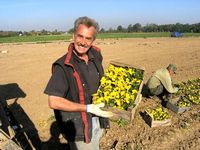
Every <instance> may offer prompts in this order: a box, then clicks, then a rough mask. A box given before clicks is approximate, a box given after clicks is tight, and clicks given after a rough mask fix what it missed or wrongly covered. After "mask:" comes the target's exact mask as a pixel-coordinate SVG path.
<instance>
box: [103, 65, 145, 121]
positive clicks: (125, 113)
mask: <svg viewBox="0 0 200 150" xmlns="http://www.w3.org/2000/svg"><path fill="white" fill-rule="evenodd" d="M110 64H112V65H114V66H117V67H128V68H129V67H130V68H134V69H139V70H142V72H143V79H142V81H141V83H140V85H139V89H138V92H137V95H136V98H135V100H134V104H133V105H132V106H130V107H128V109H127V110H121V109H118V108H111V107H107V108H103V110H108V111H111V112H113V114H114V116H113V117H112V118H110V119H111V120H118V119H121V118H123V119H125V120H127V121H128V122H131V121H132V120H133V119H134V116H135V112H136V109H137V107H138V105H139V103H140V102H141V100H142V95H141V91H142V87H143V80H144V68H143V67H137V68H136V67H135V66H132V65H129V64H124V63H119V62H114V61H111V62H110Z"/></svg>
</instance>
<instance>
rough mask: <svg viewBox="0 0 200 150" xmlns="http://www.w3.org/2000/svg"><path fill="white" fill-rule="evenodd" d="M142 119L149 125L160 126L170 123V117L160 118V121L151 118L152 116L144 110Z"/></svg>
mask: <svg viewBox="0 0 200 150" xmlns="http://www.w3.org/2000/svg"><path fill="white" fill-rule="evenodd" d="M143 117H144V121H145V122H146V123H147V124H148V125H149V126H150V127H160V126H169V125H171V123H172V122H171V118H170V119H166V120H162V121H158V120H153V118H151V116H150V115H149V114H148V113H147V112H146V111H145V112H144V116H143Z"/></svg>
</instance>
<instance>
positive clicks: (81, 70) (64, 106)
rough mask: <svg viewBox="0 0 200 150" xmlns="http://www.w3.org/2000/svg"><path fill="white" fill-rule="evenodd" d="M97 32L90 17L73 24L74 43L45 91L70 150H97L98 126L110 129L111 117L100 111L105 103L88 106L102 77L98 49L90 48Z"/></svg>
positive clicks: (57, 64) (61, 59)
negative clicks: (109, 121) (109, 119)
mask: <svg viewBox="0 0 200 150" xmlns="http://www.w3.org/2000/svg"><path fill="white" fill-rule="evenodd" d="M98 30H99V26H98V23H97V22H96V21H95V20H93V19H91V18H88V17H80V18H78V19H77V20H76V21H75V23H74V32H73V41H74V42H73V43H70V44H69V47H68V52H67V54H66V55H64V56H62V57H61V58H59V59H58V60H57V61H56V62H54V64H53V66H52V76H51V78H50V80H49V82H48V84H47V87H46V89H45V91H44V92H45V93H46V94H48V95H49V96H48V102H49V107H50V108H52V109H54V113H55V117H56V120H57V123H58V126H59V127H60V130H61V133H62V134H63V135H64V137H65V138H66V139H67V141H68V142H69V146H70V148H71V149H72V150H74V149H81V150H90V149H91V150H96V149H99V139H100V137H101V135H102V133H103V132H102V131H103V129H100V127H103V128H107V127H109V124H108V119H106V118H109V117H112V115H113V114H112V112H108V111H102V110H101V109H100V107H103V106H104V104H98V105H94V104H91V103H92V94H94V93H96V91H97V89H98V87H99V84H100V79H101V77H102V76H103V67H102V55H101V53H100V49H99V48H97V47H95V46H93V45H92V43H93V42H94V40H95V38H96V34H97V32H98ZM101 117H104V118H101Z"/></svg>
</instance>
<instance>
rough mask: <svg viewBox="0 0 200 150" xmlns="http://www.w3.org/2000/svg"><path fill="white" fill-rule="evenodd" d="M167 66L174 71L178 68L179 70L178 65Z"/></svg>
mask: <svg viewBox="0 0 200 150" xmlns="http://www.w3.org/2000/svg"><path fill="white" fill-rule="evenodd" d="M167 68H168V69H170V70H172V71H173V72H174V73H176V70H177V68H176V65H174V64H169V66H168V67H167Z"/></svg>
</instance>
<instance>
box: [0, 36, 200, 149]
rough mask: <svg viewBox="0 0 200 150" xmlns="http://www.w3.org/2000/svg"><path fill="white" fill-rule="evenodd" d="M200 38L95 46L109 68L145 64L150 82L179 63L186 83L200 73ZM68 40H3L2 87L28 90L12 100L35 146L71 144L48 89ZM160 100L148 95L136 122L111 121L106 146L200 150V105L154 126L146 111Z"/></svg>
mask: <svg viewBox="0 0 200 150" xmlns="http://www.w3.org/2000/svg"><path fill="white" fill-rule="evenodd" d="M199 41H200V38H199V37H187V38H170V37H159V38H156V37H155V38H118V39H97V40H96V41H95V43H94V44H95V45H96V46H98V47H99V48H101V50H102V55H103V57H104V61H103V65H104V68H105V69H106V68H108V66H109V62H110V61H111V60H114V61H118V62H123V63H127V64H130V65H133V66H142V67H144V68H145V77H144V82H146V81H147V79H148V78H149V77H150V75H151V74H152V72H153V71H155V70H156V69H158V68H162V67H166V66H167V65H168V64H169V63H174V64H176V65H177V68H178V70H177V74H176V75H175V76H174V77H173V80H174V82H175V83H180V82H182V81H187V80H192V79H196V78H199V77H200V61H199V60H200V42H199ZM68 44H69V42H66V41H57V42H51V43H38V44H34V43H20V44H16V43H13V44H7V43H5V44H0V52H3V51H4V53H0V70H1V75H0V86H5V85H10V87H12V86H14V87H18V88H20V89H21V90H22V91H23V94H21V95H18V97H19V98H18V99H17V101H14V98H12V99H10V100H7V103H8V104H9V105H10V108H11V110H12V111H13V112H14V115H15V116H16V118H17V120H18V122H19V123H20V124H21V125H22V126H23V127H24V131H25V132H26V133H27V135H28V136H30V137H31V138H32V139H30V140H31V141H32V145H33V146H35V147H37V145H38V144H37V140H38V141H41V142H42V149H44V150H46V149H52V150H54V149H56V148H57V149H62V146H63V145H64V143H65V141H64V140H63V138H62V137H61V136H60V135H59V133H58V132H56V130H55V129H56V125H55V122H54V121H55V120H54V118H53V111H52V110H51V109H49V108H48V103H47V95H44V94H43V90H44V88H45V86H46V84H47V82H48V80H49V78H50V75H51V64H52V63H53V62H54V61H55V60H56V59H57V58H58V57H60V56H62V55H64V54H65V53H66V51H67V47H68ZM8 87H9V86H8ZM1 94H5V95H8V93H2V92H1ZM9 94H12V92H11V93H9ZM11 97H12V96H11ZM16 98H17V97H16ZM156 104H160V101H159V100H158V99H155V100H153V99H148V98H144V97H142V101H141V103H140V104H139V106H138V109H137V111H136V113H135V119H134V120H133V122H132V123H131V124H128V125H124V126H122V127H119V125H118V124H117V123H116V122H111V128H110V129H109V130H106V132H105V135H104V137H103V138H102V139H101V141H100V148H101V149H102V150H108V149H110V147H111V146H112V145H113V143H114V142H115V141H117V142H116V145H115V148H116V149H119V150H121V149H131V148H132V149H137V150H140V149H146V150H149V149H170V150H173V149H174V150H175V149H181V150H183V149H186V150H187V149H192V150H198V149H200V106H199V105H195V106H194V107H192V109H191V110H189V111H187V112H184V113H183V114H176V113H173V112H170V114H171V115H172V116H173V119H172V124H171V125H170V126H165V127H155V128H150V127H149V126H148V125H147V124H146V123H145V121H144V120H143V118H142V116H141V112H143V111H144V110H145V108H146V107H148V106H153V105H156ZM58 138H60V139H58ZM35 142H36V143H35Z"/></svg>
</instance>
